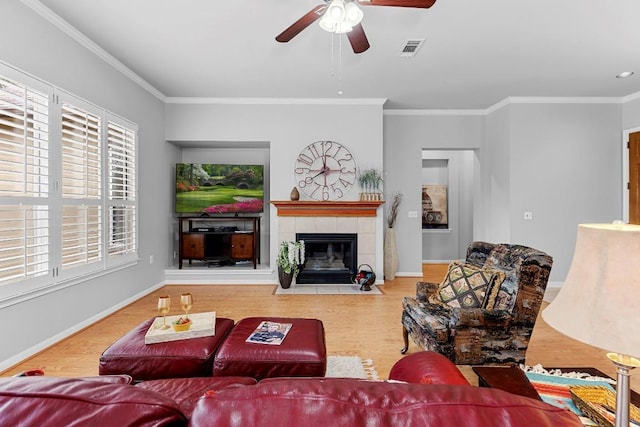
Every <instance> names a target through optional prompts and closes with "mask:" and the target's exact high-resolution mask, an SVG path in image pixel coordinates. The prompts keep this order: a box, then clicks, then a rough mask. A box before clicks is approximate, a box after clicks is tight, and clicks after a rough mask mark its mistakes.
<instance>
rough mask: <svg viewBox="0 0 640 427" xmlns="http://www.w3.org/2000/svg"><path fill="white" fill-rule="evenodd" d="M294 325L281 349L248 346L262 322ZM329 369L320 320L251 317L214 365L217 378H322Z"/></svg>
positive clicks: (231, 336)
mask: <svg viewBox="0 0 640 427" xmlns="http://www.w3.org/2000/svg"><path fill="white" fill-rule="evenodd" d="M264 320H266V321H270V322H278V323H291V324H292V326H291V330H290V331H289V333H288V334H287V336H286V337H285V338H284V341H282V343H281V344H280V345H268V344H258V343H248V342H246V339H247V338H248V337H249V335H251V333H252V332H253V331H254V330H255V329H256V328H257V327H258V325H259V324H260V322H262V321H264ZM326 369H327V349H326V346H325V339H324V326H323V324H322V321H320V320H317V319H301V318H290V317H249V318H246V319H242V320H241V321H240V322H238V324H236V326H235V328H233V331H231V333H230V334H229V335H228V336H227V338H226V339H225V340H224V342H223V343H222V345H221V346H220V348H219V349H218V352H217V353H216V355H215V358H214V361H213V375H214V376H247V377H253V378H255V379H256V380H258V381H260V380H261V379H263V378H272V377H323V376H324V374H325V371H326Z"/></svg>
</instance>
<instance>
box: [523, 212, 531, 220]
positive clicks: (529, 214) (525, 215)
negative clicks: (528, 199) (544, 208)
mask: <svg viewBox="0 0 640 427" xmlns="http://www.w3.org/2000/svg"><path fill="white" fill-rule="evenodd" d="M524 219H525V220H526V221H531V220H532V219H533V212H525V213H524Z"/></svg>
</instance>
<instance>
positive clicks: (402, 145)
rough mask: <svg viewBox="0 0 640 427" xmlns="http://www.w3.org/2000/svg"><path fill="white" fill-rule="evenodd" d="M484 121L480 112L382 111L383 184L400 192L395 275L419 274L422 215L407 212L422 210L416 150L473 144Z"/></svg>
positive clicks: (479, 140) (419, 158)
mask: <svg viewBox="0 0 640 427" xmlns="http://www.w3.org/2000/svg"><path fill="white" fill-rule="evenodd" d="M484 120H485V117H484V114H482V113H469V114H457V113H455V112H451V113H450V114H448V115H442V114H429V113H428V112H425V113H421V112H415V113H403V112H388V111H387V112H385V115H384V177H385V189H386V190H390V191H391V192H394V191H397V190H400V191H401V192H402V193H403V194H404V198H403V200H402V204H401V205H400V209H399V211H398V221H397V224H396V226H395V227H394V228H395V229H396V241H397V242H398V260H399V262H398V273H397V276H422V259H423V257H422V220H421V218H420V216H418V218H408V211H416V212H422V151H423V150H425V149H426V150H448V149H467V150H474V149H477V148H479V147H480V146H481V143H482V139H483V137H484ZM474 200H475V197H474ZM474 212H475V208H474ZM474 228H475V224H474Z"/></svg>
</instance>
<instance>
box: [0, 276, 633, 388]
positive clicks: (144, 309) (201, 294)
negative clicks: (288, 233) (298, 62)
mask: <svg viewBox="0 0 640 427" xmlns="http://www.w3.org/2000/svg"><path fill="white" fill-rule="evenodd" d="M423 270H424V271H423V273H424V277H423V280H425V281H433V282H440V281H441V280H442V277H444V274H445V271H446V265H433V264H426V265H425V266H424V269H423ZM416 281H417V278H415V277H411V278H402V277H396V279H395V280H393V281H387V282H386V284H385V285H384V286H382V287H381V290H382V292H383V295H365V296H360V295H355V296H351V295H275V294H274V292H275V286H270V285H228V286H227V285H211V286H204V285H168V286H165V287H163V288H161V289H159V290H157V291H155V292H153V293H150V294H148V295H146V296H145V297H143V298H141V299H139V300H138V301H136V302H134V303H132V304H130V305H129V306H127V307H125V308H123V309H122V310H120V311H118V312H116V313H114V314H113V315H111V316H109V317H108V318H106V319H103V320H101V321H100V322H97V323H95V324H93V325H91V326H90V327H88V328H86V329H84V330H83V331H80V332H78V333H76V334H75V335H73V336H71V337H69V338H67V339H65V340H63V341H61V342H59V343H57V344H55V345H53V346H51V347H50V348H48V349H46V350H44V351H42V352H40V353H39V354H37V355H35V356H33V357H31V358H29V359H27V360H25V361H23V362H21V363H19V364H17V365H15V366H13V367H12V368H10V369H8V370H6V371H4V372H2V375H3V376H9V375H14V374H16V373H18V372H21V371H24V370H28V369H33V368H42V369H44V371H45V373H46V374H47V375H53V376H83V375H97V373H98V359H99V357H100V354H101V353H102V351H103V350H104V349H105V348H106V347H107V346H108V345H109V344H111V343H112V342H113V341H115V340H117V339H118V338H119V337H120V336H122V335H123V334H124V333H126V332H127V331H128V330H130V329H131V328H132V327H133V326H135V325H137V324H139V323H141V322H142V321H144V320H146V319H148V318H150V317H152V316H156V315H157V312H156V304H157V299H158V296H160V295H165V294H168V295H171V296H172V297H174V298H173V300H174V301H176V300H178V296H179V295H180V293H182V292H191V293H192V294H193V298H194V307H193V310H192V311H193V312H200V311H216V313H217V316H219V317H228V318H231V319H234V320H236V321H238V320H240V319H242V318H244V317H253V316H289V317H310V318H318V319H321V320H322V321H323V323H324V326H325V332H326V340H327V352H328V354H329V355H353V356H360V357H361V358H363V359H369V358H370V359H372V360H373V362H374V364H375V366H376V369H377V371H378V374H379V376H380V378H381V379H386V378H387V377H388V374H389V370H390V369H391V366H392V365H393V364H394V363H395V362H396V361H397V360H398V359H400V358H401V357H402V355H401V354H400V349H401V348H402V333H401V331H402V326H401V323H400V314H401V312H402V297H404V296H407V295H411V296H412V295H415V283H416ZM546 305H547V304H546V303H544V305H543V307H546ZM172 313H173V314H178V313H179V309H178V308H174V309H173V310H172ZM416 351H420V349H419V348H418V347H417V346H416V345H415V344H414V343H413V342H411V343H410V346H409V353H413V352H416ZM526 363H527V364H528V365H535V364H541V365H543V366H575V367H580V366H585V367H594V368H597V369H599V370H601V371H603V372H605V373H606V374H608V375H610V376H612V377H615V375H616V373H615V368H614V367H613V365H612V364H611V362H609V360H608V359H607V358H606V356H605V351H603V350H600V349H597V348H594V347H590V346H586V345H584V344H582V343H580V342H577V341H575V340H572V339H570V338H567V337H565V336H564V335H562V334H560V333H558V332H556V331H555V330H554V329H552V328H550V327H549V326H548V325H547V324H546V323H545V322H544V320H542V318H540V317H539V318H538V321H537V323H536V327H535V329H534V332H533V336H532V339H531V342H530V344H529V349H528V352H527V360H526ZM460 368H461V370H462V371H463V373H464V374H465V375H466V376H467V378H469V379H470V380H471V381H475V376H474V374H473V372H472V371H471V368H470V367H467V366H461V367H460ZM639 376H640V374H638V373H636V375H635V376H634V375H632V376H631V387H632V388H633V389H634V390H635V391H639V392H640V377H639Z"/></svg>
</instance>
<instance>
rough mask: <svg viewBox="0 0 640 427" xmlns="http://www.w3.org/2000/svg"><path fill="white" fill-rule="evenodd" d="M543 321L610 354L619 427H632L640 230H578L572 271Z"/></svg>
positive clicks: (639, 329)
mask: <svg viewBox="0 0 640 427" xmlns="http://www.w3.org/2000/svg"><path fill="white" fill-rule="evenodd" d="M542 318H543V319H544V320H545V322H547V323H548V324H549V325H550V326H551V327H553V328H554V329H556V330H557V331H559V332H561V333H563V334H564V335H567V336H569V337H571V338H573V339H576V340H578V341H581V342H583V343H586V344H589V345H592V346H595V347H599V348H602V349H604V350H606V351H608V352H609V353H607V357H608V358H609V359H610V360H611V361H612V362H613V363H614V365H615V366H616V371H617V385H616V427H623V426H624V427H628V426H629V397H630V386H629V376H630V374H631V370H633V369H634V368H636V367H638V366H640V360H638V359H637V357H640V226H639V225H631V224H581V225H579V226H578V236H577V239H576V249H575V253H574V255H573V261H572V263H571V268H570V269H569V273H568V274H567V278H566V280H565V281H564V283H563V285H562V288H561V289H560V292H559V293H558V295H557V296H556V298H555V299H554V300H553V302H552V303H551V304H550V305H549V306H548V307H547V308H546V309H545V310H544V311H543V312H542Z"/></svg>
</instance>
